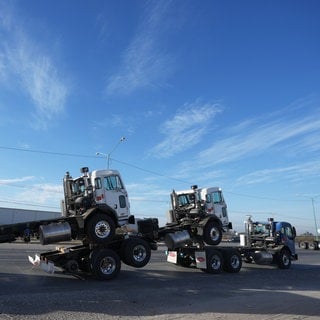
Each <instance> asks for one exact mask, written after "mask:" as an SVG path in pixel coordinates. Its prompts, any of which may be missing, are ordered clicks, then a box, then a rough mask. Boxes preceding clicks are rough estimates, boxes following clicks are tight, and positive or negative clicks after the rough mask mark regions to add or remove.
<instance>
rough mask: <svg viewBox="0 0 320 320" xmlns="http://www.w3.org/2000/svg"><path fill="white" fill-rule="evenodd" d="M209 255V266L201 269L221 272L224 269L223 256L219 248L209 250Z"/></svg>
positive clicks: (215, 272) (209, 271)
mask: <svg viewBox="0 0 320 320" xmlns="http://www.w3.org/2000/svg"><path fill="white" fill-rule="evenodd" d="M206 256H207V268H206V269H201V270H202V271H204V272H207V273H212V274H217V273H221V272H222V269H223V257H222V254H221V253H220V252H219V251H217V250H208V251H207V253H206Z"/></svg>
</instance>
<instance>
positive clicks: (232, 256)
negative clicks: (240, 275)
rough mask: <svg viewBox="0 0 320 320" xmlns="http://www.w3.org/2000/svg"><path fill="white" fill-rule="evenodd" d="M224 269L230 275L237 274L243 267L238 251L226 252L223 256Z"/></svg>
mask: <svg viewBox="0 0 320 320" xmlns="http://www.w3.org/2000/svg"><path fill="white" fill-rule="evenodd" d="M223 259H224V266H223V269H224V270H225V271H227V272H230V273H237V272H239V271H240V270H241V267H242V258H241V254H240V253H239V252H238V251H237V250H232V249H231V250H226V251H225V252H224V255H223Z"/></svg>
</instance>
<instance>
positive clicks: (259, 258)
mask: <svg viewBox="0 0 320 320" xmlns="http://www.w3.org/2000/svg"><path fill="white" fill-rule="evenodd" d="M252 258H253V260H254V262H255V263H256V264H271V263H272V261H273V255H272V254H271V253H269V252H266V251H256V252H255V253H254V254H253V256H252Z"/></svg>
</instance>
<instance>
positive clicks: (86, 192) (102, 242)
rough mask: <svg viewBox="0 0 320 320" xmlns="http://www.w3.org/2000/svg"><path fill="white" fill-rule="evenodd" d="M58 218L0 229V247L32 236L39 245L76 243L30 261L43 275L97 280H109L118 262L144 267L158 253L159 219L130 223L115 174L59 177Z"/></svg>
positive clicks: (125, 197)
mask: <svg viewBox="0 0 320 320" xmlns="http://www.w3.org/2000/svg"><path fill="white" fill-rule="evenodd" d="M63 187H64V188H63V189H64V199H63V201H62V202H63V206H62V207H63V210H62V211H63V215H62V216H61V217H59V218H54V219H45V220H37V221H28V222H21V223H15V224H8V225H1V226H0V242H11V241H14V240H16V239H17V238H22V239H23V240H24V241H25V242H29V241H30V239H31V237H37V238H39V239H40V243H41V244H43V245H47V244H52V243H59V242H63V241H70V240H79V241H80V243H81V244H80V245H77V246H72V247H68V248H63V247H60V248H57V249H56V250H53V251H48V252H44V253H42V254H41V255H40V256H38V257H36V258H31V257H30V259H29V260H30V261H31V262H32V263H33V264H35V265H39V266H41V267H42V268H43V269H44V270H46V271H52V270H53V269H54V268H53V266H55V267H59V268H61V269H62V270H63V271H65V272H69V273H73V274H77V273H83V272H84V273H91V274H93V275H94V276H96V277H97V278H99V279H112V278H114V277H115V276H116V275H117V274H118V272H119V270H120V267H121V261H122V262H124V263H125V264H128V265H130V266H133V267H136V268H141V267H143V266H145V265H146V264H147V263H148V262H149V260H150V255H151V250H156V249H157V243H156V241H155V240H156V239H157V238H158V229H159V225H158V220H157V219H154V218H150V219H135V217H134V216H133V215H131V214H130V207H129V200H128V194H127V191H126V188H125V186H124V184H123V182H122V179H121V176H120V173H119V172H118V171H117V170H95V171H92V172H89V169H88V168H87V167H84V168H81V176H80V177H78V178H75V179H74V178H72V176H71V175H70V173H69V172H67V173H66V175H65V176H64V178H63Z"/></svg>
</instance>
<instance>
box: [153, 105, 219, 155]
mask: <svg viewBox="0 0 320 320" xmlns="http://www.w3.org/2000/svg"><path fill="white" fill-rule="evenodd" d="M221 110H222V109H221V107H220V105H218V104H212V103H201V102H200V101H196V102H194V103H191V104H186V105H184V106H183V108H182V109H180V110H179V111H178V112H177V113H176V114H175V115H174V116H173V118H172V119H169V120H167V121H166V122H165V123H163V124H162V125H161V127H160V132H161V134H163V135H164V139H163V141H162V142H160V143H159V144H157V145H156V146H155V147H154V148H152V150H151V151H150V155H152V156H154V157H157V158H169V157H171V156H173V155H175V154H178V153H180V152H182V151H185V150H187V149H189V148H192V147H193V146H195V145H196V144H197V143H199V142H200V140H201V138H202V137H203V135H204V134H206V133H207V130H208V124H209V123H210V122H211V120H212V119H213V118H214V116H215V115H216V114H217V113H219V112H221Z"/></svg>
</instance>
